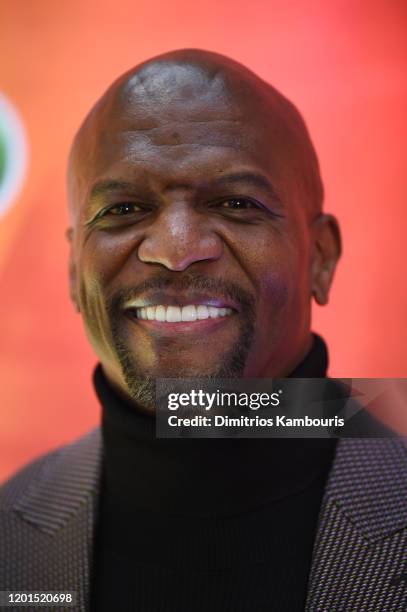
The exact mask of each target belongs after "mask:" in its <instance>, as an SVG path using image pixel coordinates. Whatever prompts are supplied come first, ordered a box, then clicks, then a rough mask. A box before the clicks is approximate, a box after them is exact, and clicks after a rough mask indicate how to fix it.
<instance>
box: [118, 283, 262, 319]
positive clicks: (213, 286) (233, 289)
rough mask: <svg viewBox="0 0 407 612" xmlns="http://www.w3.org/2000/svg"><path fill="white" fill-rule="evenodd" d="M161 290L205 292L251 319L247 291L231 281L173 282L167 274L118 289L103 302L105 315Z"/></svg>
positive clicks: (251, 306) (251, 301)
mask: <svg viewBox="0 0 407 612" xmlns="http://www.w3.org/2000/svg"><path fill="white" fill-rule="evenodd" d="M177 274H179V273H177ZM165 289H171V290H173V291H187V290H195V291H207V292H208V293H211V294H213V295H214V296H216V297H219V298H223V299H230V300H232V301H233V302H236V303H237V304H239V306H240V308H241V311H242V312H243V313H245V314H246V316H249V317H250V318H251V319H253V318H254V312H255V308H254V307H255V298H254V296H253V295H252V294H251V293H250V292H249V291H247V290H246V289H244V288H243V287H240V285H238V284H237V283H235V282H233V281H228V280H223V279H218V278H211V277H207V276H203V275H201V274H194V273H191V272H187V273H183V274H182V276H177V277H176V278H175V277H174V276H170V275H168V274H167V273H159V274H156V275H154V276H152V277H150V278H147V279H145V280H143V281H142V282H140V283H138V284H137V285H135V286H133V287H122V288H121V289H119V290H118V291H116V292H115V293H114V294H113V295H112V296H111V297H110V298H109V299H108V300H107V304H106V308H107V312H108V314H109V315H110V316H114V315H116V314H117V313H118V312H119V311H120V310H121V309H122V308H123V306H124V304H125V303H126V302H127V301H129V300H135V299H137V298H141V297H143V296H144V295H145V294H146V293H148V292H149V291H157V290H165Z"/></svg>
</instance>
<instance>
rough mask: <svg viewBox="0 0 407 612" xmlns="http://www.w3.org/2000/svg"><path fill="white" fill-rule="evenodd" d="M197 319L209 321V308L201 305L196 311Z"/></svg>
mask: <svg viewBox="0 0 407 612" xmlns="http://www.w3.org/2000/svg"><path fill="white" fill-rule="evenodd" d="M196 318H197V319H208V318H209V312H208V307H207V306H203V305H202V304H199V306H198V308H197V309H196Z"/></svg>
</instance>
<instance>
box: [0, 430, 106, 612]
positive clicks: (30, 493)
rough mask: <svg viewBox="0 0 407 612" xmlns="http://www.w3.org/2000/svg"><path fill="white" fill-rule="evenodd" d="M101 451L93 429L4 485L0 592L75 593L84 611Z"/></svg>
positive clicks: (0, 500) (0, 501)
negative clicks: (70, 591) (40, 591)
mask: <svg viewBox="0 0 407 612" xmlns="http://www.w3.org/2000/svg"><path fill="white" fill-rule="evenodd" d="M100 451H101V437H100V431H99V429H96V430H93V431H92V432H90V433H89V434H87V435H86V436H84V437H82V438H81V439H79V440H78V441H76V442H74V443H73V444H70V445H67V446H65V447H62V448H61V449H60V450H58V451H55V452H53V453H50V454H48V455H46V456H45V457H42V458H40V459H39V460H37V461H35V462H33V463H31V464H30V465H28V466H27V467H25V468H24V469H23V470H21V471H20V472H19V473H18V474H17V475H16V476H14V477H13V478H12V479H11V480H10V481H8V482H7V483H5V484H4V485H3V487H2V488H1V490H0V590H26V591H28V590H34V591H38V590H42V591H47V590H49V591H61V590H62V591H69V590H72V591H77V593H78V605H77V607H76V608H75V610H77V612H85V611H87V610H88V609H89V606H88V598H89V582H90V575H89V574H90V563H91V547H92V541H93V527H94V508H95V503H96V499H97V495H98V484H99V469H100ZM7 609H10V608H7ZM18 609H19V610H22V609H24V610H39V608H32V607H29V606H27V607H24V608H21V607H19V608H18ZM47 609H50V608H47ZM71 609H72V608H71ZM53 610H56V608H53Z"/></svg>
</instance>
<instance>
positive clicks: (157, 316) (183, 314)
mask: <svg viewBox="0 0 407 612" xmlns="http://www.w3.org/2000/svg"><path fill="white" fill-rule="evenodd" d="M232 312H233V310H232V309H231V308H224V307H221V308H219V307H217V306H211V305H206V304H198V305H195V304H187V305H185V306H166V305H163V304H158V305H157V306H144V307H141V308H135V309H133V313H134V315H135V316H136V318H137V319H141V320H143V321H159V322H162V323H164V322H165V323H186V322H188V323H189V322H193V321H204V320H206V319H218V318H221V317H227V316H229V315H231V314H232Z"/></svg>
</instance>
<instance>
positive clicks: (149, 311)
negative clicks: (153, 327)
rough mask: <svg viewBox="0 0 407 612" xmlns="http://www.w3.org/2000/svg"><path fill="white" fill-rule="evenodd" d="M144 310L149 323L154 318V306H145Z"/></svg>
mask: <svg viewBox="0 0 407 612" xmlns="http://www.w3.org/2000/svg"><path fill="white" fill-rule="evenodd" d="M142 310H143V308H142ZM146 310H147V319H148V320H149V321H153V320H154V318H155V306H147V308H146Z"/></svg>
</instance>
